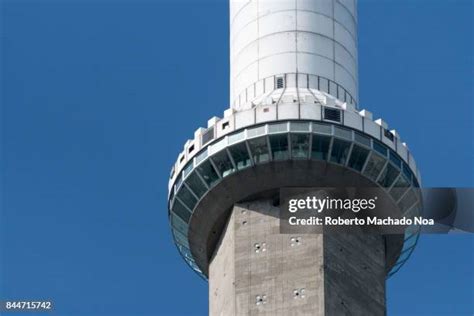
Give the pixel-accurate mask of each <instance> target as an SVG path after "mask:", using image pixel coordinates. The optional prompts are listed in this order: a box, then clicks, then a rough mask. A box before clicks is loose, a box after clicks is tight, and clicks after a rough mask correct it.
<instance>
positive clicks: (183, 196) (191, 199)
mask: <svg viewBox="0 0 474 316" xmlns="http://www.w3.org/2000/svg"><path fill="white" fill-rule="evenodd" d="M176 196H177V197H179V199H180V200H181V201H182V202H183V203H184V204H185V205H186V206H187V207H188V209H190V210H192V209H194V206H195V205H196V203H197V199H196V197H195V196H194V195H193V194H192V193H191V192H190V191H189V190H188V188H187V187H186V186H185V185H183V186H182V187H181V189H179V191H178V194H177V195H176Z"/></svg>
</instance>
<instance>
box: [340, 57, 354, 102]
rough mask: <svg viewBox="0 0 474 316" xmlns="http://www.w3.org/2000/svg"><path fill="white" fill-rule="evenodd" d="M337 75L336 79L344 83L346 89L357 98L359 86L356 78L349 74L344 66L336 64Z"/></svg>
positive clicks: (341, 83)
mask: <svg viewBox="0 0 474 316" xmlns="http://www.w3.org/2000/svg"><path fill="white" fill-rule="evenodd" d="M335 68H336V76H335V81H336V82H337V83H339V84H340V85H342V86H343V87H344V88H346V90H347V91H348V92H349V93H350V94H351V95H352V96H353V97H354V98H356V99H357V87H356V82H355V81H354V78H353V77H352V76H351V75H350V74H349V72H348V71H347V70H346V69H345V68H342V67H341V66H340V65H337V64H336V67H335Z"/></svg>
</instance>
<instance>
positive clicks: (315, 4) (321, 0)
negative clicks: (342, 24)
mask: <svg viewBox="0 0 474 316" xmlns="http://www.w3.org/2000/svg"><path fill="white" fill-rule="evenodd" d="M297 5H298V9H299V10H304V11H313V12H318V13H321V14H325V15H327V16H332V1H330V0H297Z"/></svg>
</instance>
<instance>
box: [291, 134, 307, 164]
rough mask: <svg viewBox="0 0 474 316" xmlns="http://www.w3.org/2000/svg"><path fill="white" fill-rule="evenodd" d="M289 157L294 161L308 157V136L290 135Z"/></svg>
mask: <svg viewBox="0 0 474 316" xmlns="http://www.w3.org/2000/svg"><path fill="white" fill-rule="evenodd" d="M290 138H291V156H292V158H294V159H307V158H308V157H309V134H291V135H290Z"/></svg>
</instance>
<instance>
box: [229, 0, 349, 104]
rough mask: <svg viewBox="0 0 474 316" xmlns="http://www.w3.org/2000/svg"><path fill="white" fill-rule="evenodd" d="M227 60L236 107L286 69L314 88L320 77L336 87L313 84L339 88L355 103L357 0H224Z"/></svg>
mask: <svg viewBox="0 0 474 316" xmlns="http://www.w3.org/2000/svg"><path fill="white" fill-rule="evenodd" d="M230 64H231V70H230V73H231V87H230V91H231V92H230V94H231V95H230V102H231V105H232V107H233V108H234V109H236V110H241V109H244V108H248V107H250V106H252V103H251V102H252V100H253V99H256V98H258V97H259V96H261V95H262V94H264V93H268V90H269V89H272V88H273V89H277V88H281V80H279V82H278V84H277V80H276V78H277V76H278V78H281V77H283V78H287V77H288V75H290V76H289V77H291V78H296V79H295V80H293V81H294V83H295V86H298V87H301V86H302V85H303V86H305V88H307V87H308V85H309V87H310V88H316V89H317V88H318V87H319V86H317V85H318V83H315V84H316V87H315V86H314V82H315V81H316V82H317V81H319V79H320V78H323V79H322V81H323V82H324V87H326V85H328V86H329V85H333V86H337V88H335V89H334V88H333V89H330V88H328V89H327V90H328V91H326V89H319V90H323V91H325V92H328V93H330V94H331V95H333V96H335V97H337V95H336V94H338V93H337V92H336V91H337V90H338V89H339V90H340V91H345V92H344V93H345V98H346V99H347V95H350V97H351V99H352V100H351V101H352V103H357V98H358V79H357V76H358V75H357V73H358V70H357V68H358V67H357V0H230ZM295 74H302V75H304V76H301V77H300V76H295ZM310 80H311V81H312V82H313V85H311V84H308V82H309V81H310ZM325 80H326V81H325ZM305 81H306V82H305ZM326 82H327V83H326ZM272 84H274V87H272V86H271V85H272ZM288 84H290V82H288ZM341 88H342V89H341ZM339 98H340V97H339ZM340 99H341V98H340Z"/></svg>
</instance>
